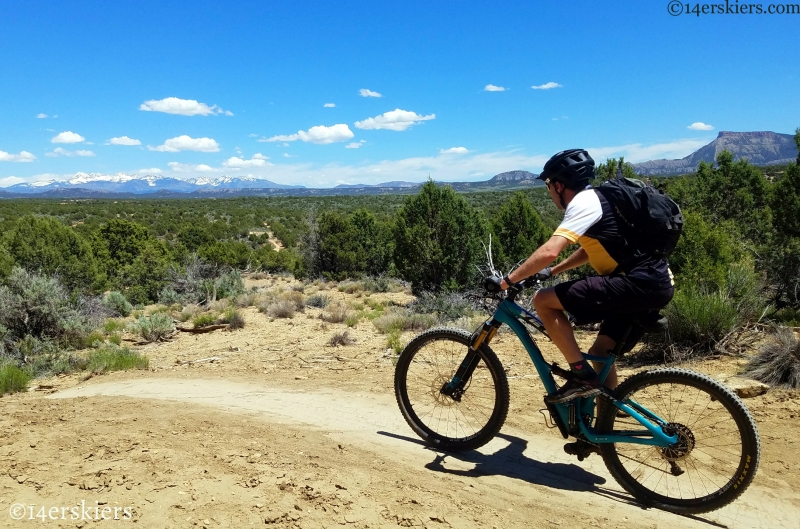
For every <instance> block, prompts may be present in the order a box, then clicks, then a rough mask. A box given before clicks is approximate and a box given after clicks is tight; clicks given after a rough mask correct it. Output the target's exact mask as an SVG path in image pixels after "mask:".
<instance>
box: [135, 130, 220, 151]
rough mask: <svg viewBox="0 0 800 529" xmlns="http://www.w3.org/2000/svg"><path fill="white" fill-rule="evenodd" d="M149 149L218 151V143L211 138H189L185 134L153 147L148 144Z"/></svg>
mask: <svg viewBox="0 0 800 529" xmlns="http://www.w3.org/2000/svg"><path fill="white" fill-rule="evenodd" d="M147 148H148V149H149V150H151V151H158V152H179V151H198V152H219V143H217V142H216V141H214V140H213V139H211V138H191V137H189V136H187V135H186V134H184V135H182V136H177V137H175V138H170V139H168V140H167V141H165V142H164V144H163V145H159V146H158V147H153V146H151V145H148V146H147Z"/></svg>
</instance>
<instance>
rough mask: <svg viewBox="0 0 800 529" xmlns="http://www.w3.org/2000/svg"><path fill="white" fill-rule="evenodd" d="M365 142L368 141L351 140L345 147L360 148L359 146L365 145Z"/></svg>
mask: <svg viewBox="0 0 800 529" xmlns="http://www.w3.org/2000/svg"><path fill="white" fill-rule="evenodd" d="M364 143H366V140H361V141H354V142H350V143H348V144H347V145H345V146H344V148H345V149H358V148H359V147H361V146H362V145H364Z"/></svg>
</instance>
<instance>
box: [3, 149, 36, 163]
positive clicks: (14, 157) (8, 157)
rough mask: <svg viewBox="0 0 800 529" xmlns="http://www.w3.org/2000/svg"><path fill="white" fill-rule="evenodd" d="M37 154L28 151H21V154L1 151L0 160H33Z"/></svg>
mask: <svg viewBox="0 0 800 529" xmlns="http://www.w3.org/2000/svg"><path fill="white" fill-rule="evenodd" d="M35 159H36V156H34V155H33V154H31V153H29V152H28V151H20V152H19V154H12V153H10V152H5V151H0V162H32V161H34V160H35Z"/></svg>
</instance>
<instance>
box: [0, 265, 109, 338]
mask: <svg viewBox="0 0 800 529" xmlns="http://www.w3.org/2000/svg"><path fill="white" fill-rule="evenodd" d="M0 307H2V309H1V310H0V328H3V329H5V330H4V331H3V334H4V340H5V342H6V343H7V344H8V345H7V347H9V348H10V349H12V350H14V349H18V347H17V346H16V345H14V344H16V343H18V342H20V341H22V340H24V339H25V338H26V337H28V336H30V337H32V338H35V339H37V340H41V341H46V342H49V341H53V342H57V343H58V344H59V345H60V346H62V347H81V346H83V343H84V340H85V337H86V335H88V334H89V333H90V332H91V331H92V329H94V328H96V327H97V326H98V325H99V324H100V322H101V316H102V313H103V309H102V308H101V307H99V305H97V304H96V303H94V302H93V301H92V300H91V299H86V298H82V297H80V296H70V295H69V294H68V293H67V291H66V290H65V289H64V288H63V287H62V286H61V284H60V283H59V282H58V280H56V279H54V278H49V277H43V276H40V275H37V274H32V273H29V272H26V271H25V270H23V269H21V268H15V269H13V270H12V272H11V275H10V276H9V277H8V279H7V280H6V285H2V286H0Z"/></svg>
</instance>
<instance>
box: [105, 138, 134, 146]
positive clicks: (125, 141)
mask: <svg viewBox="0 0 800 529" xmlns="http://www.w3.org/2000/svg"><path fill="white" fill-rule="evenodd" d="M141 144H142V142H140V141H139V140H136V139H133V138H129V137H127V136H120V137H118V138H111V139H110V140H108V142H106V145H141Z"/></svg>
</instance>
